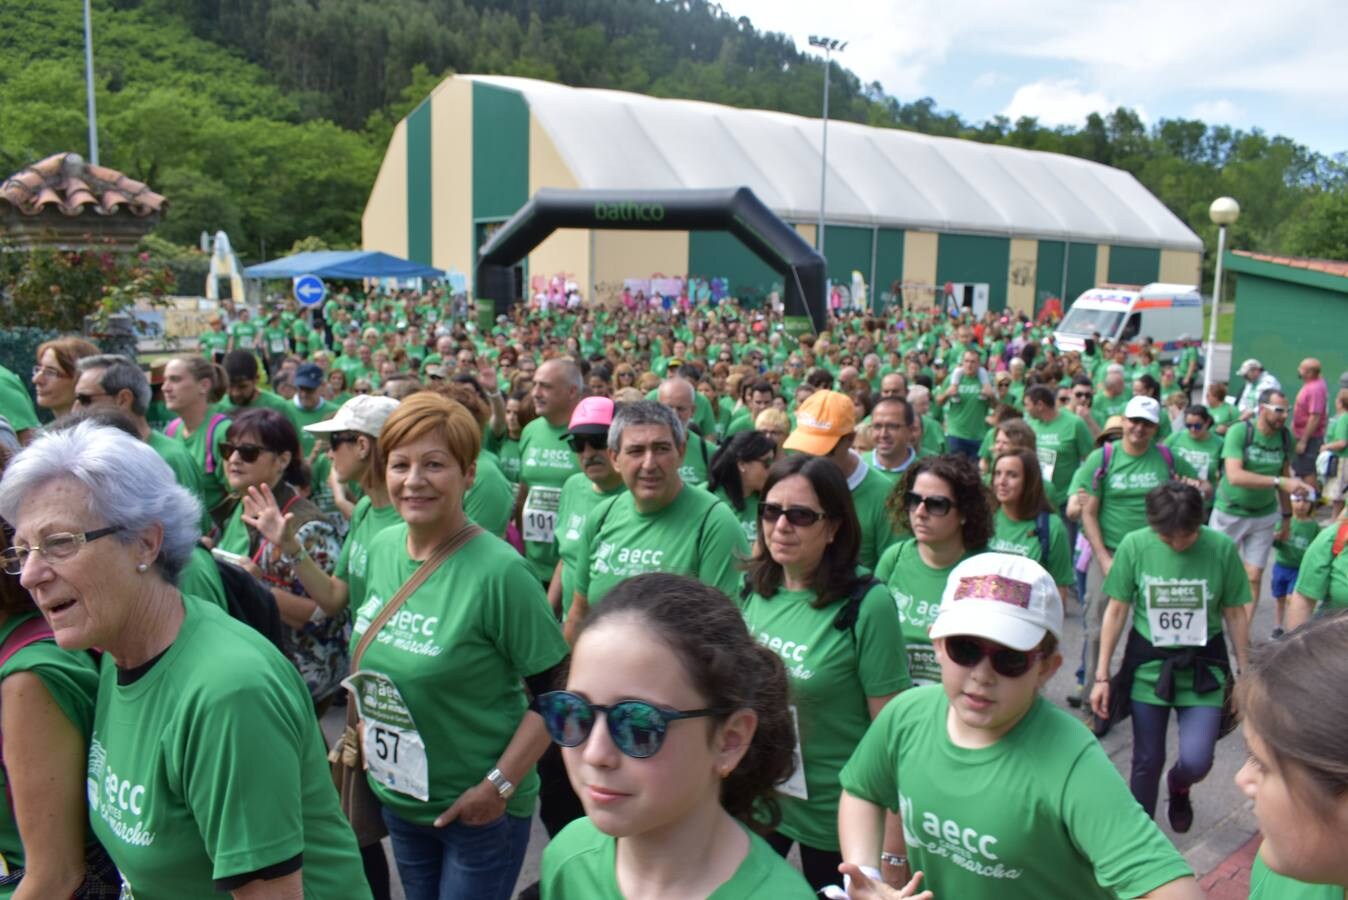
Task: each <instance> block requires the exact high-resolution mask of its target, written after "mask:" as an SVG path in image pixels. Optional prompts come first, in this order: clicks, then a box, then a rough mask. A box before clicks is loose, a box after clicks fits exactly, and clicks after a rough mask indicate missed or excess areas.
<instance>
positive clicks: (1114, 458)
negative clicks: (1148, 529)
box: [1068, 440, 1197, 548]
mask: <svg viewBox="0 0 1348 900" xmlns="http://www.w3.org/2000/svg"><path fill="white" fill-rule="evenodd" d="M1104 460H1105V451H1104V448H1103V447H1101V448H1100V449H1098V450H1095V451H1093V452H1092V453H1091V455H1090V456H1088V457H1086V461H1085V462H1083V463H1082V464H1081V466H1080V468H1078V469H1077V472H1076V475H1075V476H1074V477H1073V479H1072V484H1071V487H1069V488H1068V494H1069V495H1070V494H1072V493H1074V492H1075V491H1076V490H1077V489H1078V488H1085V489H1086V492H1087V493H1089V494H1090V495H1091V496H1092V497H1095V498H1096V499H1098V500H1099V501H1100V514H1099V515H1100V532H1101V534H1102V536H1103V538H1104V542H1105V546H1106V547H1108V548H1115V547H1118V546H1119V543H1120V542H1121V541H1122V540H1123V538H1124V536H1125V535H1127V534H1128V533H1129V532H1130V531H1136V530H1137V529H1139V528H1141V527H1143V526H1144V525H1146V524H1147V494H1148V493H1150V492H1151V490H1152V489H1153V488H1156V487H1160V486H1161V485H1163V484H1165V483H1166V482H1167V481H1169V480H1170V469H1169V467H1168V466H1167V465H1166V462H1165V457H1164V456H1162V455H1161V451H1160V450H1157V449H1156V446H1155V445H1154V444H1153V445H1151V446H1149V447H1147V450H1146V452H1145V453H1143V454H1142V455H1141V456H1132V455H1131V454H1129V453H1128V451H1127V450H1125V449H1124V448H1123V442H1122V441H1121V440H1119V441H1115V442H1114V444H1113V447H1112V449H1111V450H1110V452H1109V468H1108V470H1107V471H1105V472H1104V473H1103V474H1101V476H1100V478H1099V481H1098V482H1097V481H1096V478H1095V473H1096V472H1097V471H1099V470H1100V468H1101V466H1103V465H1104ZM1174 462H1175V474H1176V476H1179V477H1184V478H1193V477H1195V475H1196V474H1197V473H1195V472H1194V467H1193V466H1191V465H1189V463H1188V461H1187V460H1185V459H1184V458H1183V457H1181V456H1175V457H1174Z"/></svg>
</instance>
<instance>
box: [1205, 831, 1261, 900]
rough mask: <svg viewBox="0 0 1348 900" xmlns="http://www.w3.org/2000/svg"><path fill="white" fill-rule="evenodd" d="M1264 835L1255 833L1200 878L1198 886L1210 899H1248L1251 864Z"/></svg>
mask: <svg viewBox="0 0 1348 900" xmlns="http://www.w3.org/2000/svg"><path fill="white" fill-rule="evenodd" d="M1263 839H1264V838H1263V835H1260V834H1255V835H1254V837H1252V838H1250V839H1249V840H1247V841H1246V842H1245V843H1244V844H1242V845H1241V846H1240V848H1239V849H1237V850H1236V851H1235V852H1234V853H1232V854H1231V855H1230V856H1228V857H1227V858H1226V859H1224V860H1222V861H1221V862H1220V863H1218V864H1217V866H1216V867H1215V868H1214V869H1213V870H1212V871H1210V872H1208V873H1207V874H1206V875H1204V876H1203V877H1202V878H1200V879H1199V880H1198V886H1199V887H1200V888H1201V889H1202V890H1203V892H1204V893H1205V894H1207V898H1208V900H1246V898H1247V897H1249V895H1250V866H1252V865H1253V864H1254V856H1255V854H1256V853H1257V852H1258V851H1259V845H1260V844H1261V843H1262V842H1263Z"/></svg>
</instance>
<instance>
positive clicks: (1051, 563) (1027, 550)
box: [988, 507, 1076, 586]
mask: <svg viewBox="0 0 1348 900" xmlns="http://www.w3.org/2000/svg"><path fill="white" fill-rule="evenodd" d="M1047 522H1048V559H1047V560H1046V559H1044V558H1043V556H1044V545H1043V543H1042V542H1041V541H1040V540H1039V533H1038V531H1037V530H1036V529H1037V527H1038V523H1037V521H1036V519H1026V520H1025V521H1023V522H1017V521H1016V520H1015V519H1012V518H1011V517H1010V516H1008V515H1007V514H1006V510H1004V509H1002V508H1001V507H998V509H997V514H996V515H995V516H993V520H992V525H993V535H992V540H990V541H988V549H989V550H996V551H997V552H998V553H1014V554H1016V555H1017V556H1025V557H1029V558H1030V559H1032V560H1034V561H1035V562H1037V563H1039V564H1040V565H1041V566H1043V567H1044V568H1045V569H1046V570H1047V571H1048V573H1049V574H1050V575H1052V576H1053V583H1054V584H1056V585H1060V586H1061V585H1072V584H1076V570H1075V569H1073V568H1072V548H1071V547H1070V546H1069V545H1068V543H1067V528H1066V527H1064V526H1063V523H1062V519H1061V518H1059V517H1058V516H1056V515H1053V514H1052V513H1050V514H1049V515H1048V517H1047Z"/></svg>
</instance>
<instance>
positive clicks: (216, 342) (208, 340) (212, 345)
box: [197, 328, 229, 359]
mask: <svg viewBox="0 0 1348 900" xmlns="http://www.w3.org/2000/svg"><path fill="white" fill-rule="evenodd" d="M228 346H229V332H228V331H216V330H215V329H214V328H211V329H208V330H206V331H203V332H202V333H201V336H200V337H199V338H197V347H198V349H200V350H201V355H202V356H204V357H206V358H207V359H215V354H217V353H224V352H225V349H226V348H227V347H228Z"/></svg>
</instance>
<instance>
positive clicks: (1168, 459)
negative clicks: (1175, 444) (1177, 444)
mask: <svg viewBox="0 0 1348 900" xmlns="http://www.w3.org/2000/svg"><path fill="white" fill-rule="evenodd" d="M1156 452H1157V453H1160V454H1161V458H1162V459H1164V460H1165V467H1166V470H1167V471H1168V472H1169V473H1170V480H1171V481H1174V480H1175V454H1174V453H1172V452H1171V451H1170V448H1169V447H1167V446H1166V445H1165V444H1157V445H1156Z"/></svg>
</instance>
